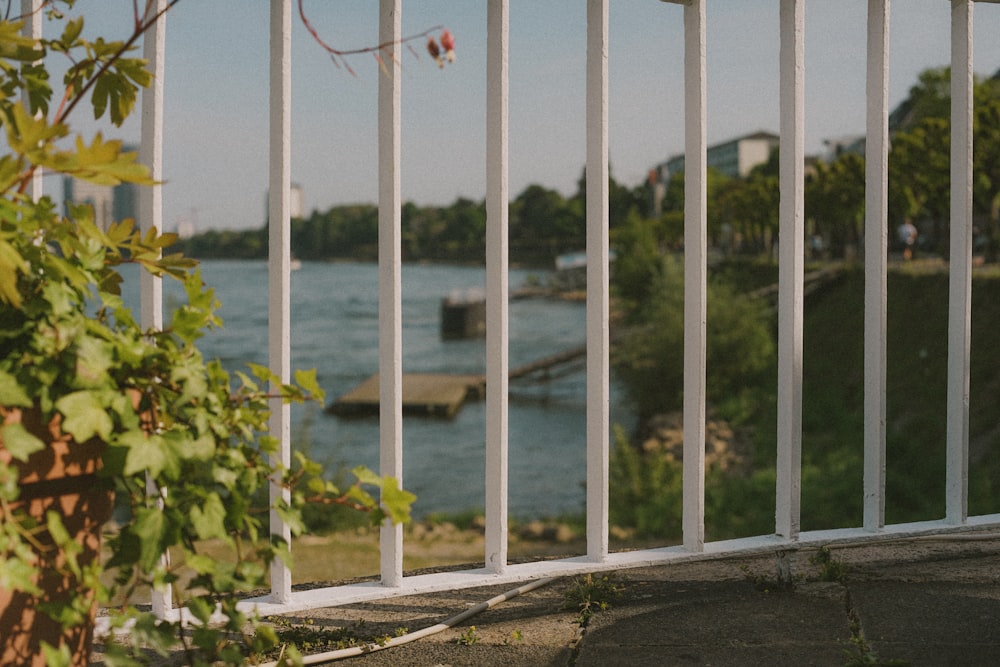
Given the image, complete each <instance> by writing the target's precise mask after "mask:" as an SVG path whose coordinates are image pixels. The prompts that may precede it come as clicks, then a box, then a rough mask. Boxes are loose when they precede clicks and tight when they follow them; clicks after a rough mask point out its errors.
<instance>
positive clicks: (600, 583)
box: [563, 574, 622, 625]
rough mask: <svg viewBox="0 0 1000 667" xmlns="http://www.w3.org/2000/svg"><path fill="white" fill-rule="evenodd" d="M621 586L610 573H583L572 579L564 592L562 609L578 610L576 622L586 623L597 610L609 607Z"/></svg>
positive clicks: (619, 592)
mask: <svg viewBox="0 0 1000 667" xmlns="http://www.w3.org/2000/svg"><path fill="white" fill-rule="evenodd" d="M621 591H622V589H621V586H620V585H619V584H618V583H617V582H616V581H615V580H614V578H613V576H612V575H601V577H600V578H596V577H594V575H593V574H585V575H583V576H580V577H577V578H576V579H574V580H573V585H572V587H571V588H570V589H569V591H567V592H566V602H565V603H564V604H563V609H575V610H577V611H579V612H580V615H579V617H577V623H579V624H580V625H586V624H587V622H588V621H589V620H590V618H591V616H593V615H594V614H596V613H597V612H598V611H604V610H606V609H610V608H611V602H612V601H613V600H617V599H618V598H619V597H620V596H621Z"/></svg>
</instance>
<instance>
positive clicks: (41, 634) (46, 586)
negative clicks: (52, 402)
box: [0, 408, 113, 667]
mask: <svg viewBox="0 0 1000 667" xmlns="http://www.w3.org/2000/svg"><path fill="white" fill-rule="evenodd" d="M0 416H2V417H3V422H4V423H16V422H20V423H22V424H24V426H25V428H26V429H27V430H28V431H29V432H30V433H32V434H34V435H35V436H36V437H38V438H40V439H41V440H43V441H45V442H47V443H48V445H49V446H48V447H47V448H45V449H43V450H41V451H39V452H35V453H34V454H33V455H32V456H31V457H29V460H28V461H27V462H25V463H20V462H16V466H17V468H18V469H19V472H20V481H19V487H20V490H21V493H20V497H19V499H18V501H17V502H16V503H15V504H14V505H13V506H12V510H14V511H15V512H21V511H23V512H24V514H25V515H27V516H28V517H31V518H32V519H34V520H35V521H37V522H39V523H40V524H44V523H45V514H46V512H48V511H52V510H54V511H56V512H59V513H60V514H61V516H62V521H63V524H64V525H65V527H66V530H67V531H68V532H69V534H70V535H71V536H73V537H74V539H75V540H76V541H77V542H78V543H79V544H80V545H82V546H83V553H82V554H81V555H80V556H79V557H78V558H79V561H80V563H81V565H83V564H87V563H90V562H93V560H94V559H95V558H98V557H99V555H100V547H101V527H102V526H103V525H104V523H105V522H106V521H107V520H108V519H109V518H110V516H111V510H112V505H113V495H112V492H111V491H110V490H108V489H107V488H106V487H105V486H104V485H103V484H102V483H101V480H99V479H98V477H97V475H96V473H97V471H98V469H99V468H100V467H101V457H102V455H103V452H104V447H105V445H104V443H103V442H101V441H99V440H97V439H93V440H90V441H88V442H85V443H82V444H81V443H77V442H74V441H73V439H72V438H71V437H70V436H68V435H66V434H64V433H63V432H62V430H61V429H60V419H59V417H58V415H57V416H56V417H55V418H54V419H53V420H52V421H50V422H49V423H47V424H46V423H43V422H42V420H41V418H40V413H39V411H38V410H25V411H21V410H19V409H16V408H10V409H4V408H0ZM0 461H2V462H4V463H7V464H9V463H10V462H11V456H10V454H9V452H7V450H6V449H5V448H4V447H3V441H2V440H0ZM6 519H7V517H4V516H2V515H0V520H6ZM38 539H39V541H40V543H41V546H42V548H41V549H36V553H37V554H38V556H39V567H38V572H37V574H36V575H35V579H34V581H35V583H36V584H37V585H38V587H39V588H40V589H41V591H42V592H41V594H40V595H37V596H36V595H29V594H26V593H22V592H14V591H9V590H3V589H0V628H2V632H0V665H31V666H33V667H34V666H37V667H44V665H45V658H44V654H43V653H42V650H41V642H43V641H44V642H47V643H48V644H50V645H52V646H55V647H59V646H63V645H65V646H68V647H69V650H70V653H71V654H72V655H73V661H72V663H71V664H72V665H74V666H76V665H79V666H81V667H85V666H86V665H87V664H88V662H89V658H90V652H91V644H92V640H93V632H94V614H95V613H96V610H97V600H96V597H95V592H94V591H90V590H81V583H80V582H79V581H78V580H77V579H76V577H74V576H73V575H72V574H70V573H63V572H62V571H61V570H63V569H64V568H63V567H62V566H63V565H65V556H64V554H62V553H61V552H59V551H58V550H56V549H55V548H54V547H53V545H52V538H51V536H50V535H49V534H48V532H47V531H43V532H42V533H41V534H40V535H38ZM79 595H84V596H89V597H90V599H91V605H90V619H89V622H88V623H86V624H84V626H81V627H73V628H69V629H65V630H64V629H63V627H62V626H61V625H60V624H59V623H57V622H56V621H54V620H52V619H51V618H49V616H48V615H46V614H45V613H43V612H42V611H40V610H39V609H38V604H39V603H41V602H47V601H59V600H68V599H70V598H71V597H73V596H79Z"/></svg>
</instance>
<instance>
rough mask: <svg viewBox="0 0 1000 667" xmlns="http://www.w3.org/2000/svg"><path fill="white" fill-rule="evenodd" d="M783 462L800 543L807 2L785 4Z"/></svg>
mask: <svg viewBox="0 0 1000 667" xmlns="http://www.w3.org/2000/svg"><path fill="white" fill-rule="evenodd" d="M780 11H781V28H780V29H781V49H780V60H781V64H780V70H781V75H780V76H781V93H780V95H781V156H780V173H781V175H780V188H781V204H780V208H779V213H778V215H779V223H778V224H779V233H778V237H779V239H780V243H779V247H778V459H777V497H776V508H777V510H776V517H775V519H776V521H775V529H776V530H775V532H777V534H778V535H781V536H782V537H785V538H788V539H795V538H797V537H798V534H799V528H800V522H799V518H800V511H799V507H800V501H801V493H802V489H801V486H802V304H803V298H802V294H803V288H802V275H803V262H804V259H803V250H804V248H803V243H804V240H803V233H804V225H803V218H804V173H803V168H804V158H805V153H804V143H803V135H804V124H805V121H804V112H803V109H804V102H803V99H804V95H803V87H804V86H803V80H804V70H805V48H804V33H805V2H804V0H781V10H780Z"/></svg>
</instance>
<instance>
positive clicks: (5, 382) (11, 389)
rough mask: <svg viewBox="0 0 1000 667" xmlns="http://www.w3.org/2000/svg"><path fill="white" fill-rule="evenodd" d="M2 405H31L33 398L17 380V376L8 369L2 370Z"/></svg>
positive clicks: (0, 396) (23, 406) (0, 372)
mask: <svg viewBox="0 0 1000 667" xmlns="http://www.w3.org/2000/svg"><path fill="white" fill-rule="evenodd" d="M0 405H3V406H5V407H11V406H15V405H16V406H19V407H22V408H30V407H31V398H30V397H29V396H28V394H27V392H25V391H24V388H23V387H21V385H20V384H18V382H17V378H15V377H14V376H13V375H11V374H10V373H8V372H7V371H3V370H0Z"/></svg>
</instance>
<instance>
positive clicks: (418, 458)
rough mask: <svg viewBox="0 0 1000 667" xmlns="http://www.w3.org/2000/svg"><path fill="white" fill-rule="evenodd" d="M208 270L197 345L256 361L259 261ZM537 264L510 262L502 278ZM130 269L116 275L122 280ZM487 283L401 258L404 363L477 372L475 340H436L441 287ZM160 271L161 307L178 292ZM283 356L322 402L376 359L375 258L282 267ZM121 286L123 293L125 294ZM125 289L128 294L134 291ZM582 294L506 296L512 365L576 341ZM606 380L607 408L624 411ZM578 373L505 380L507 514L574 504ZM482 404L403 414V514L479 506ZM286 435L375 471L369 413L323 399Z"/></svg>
mask: <svg viewBox="0 0 1000 667" xmlns="http://www.w3.org/2000/svg"><path fill="white" fill-rule="evenodd" d="M201 270H202V276H203V278H204V280H205V282H206V283H207V284H208V285H209V286H211V287H213V288H214V289H215V291H216V295H217V297H218V298H219V300H220V301H221V303H222V307H221V309H220V311H219V313H220V315H221V317H222V319H223V320H224V328H223V329H221V330H218V331H215V332H212V333H211V334H209V335H208V336H206V338H204V339H203V341H202V342H201V344H200V347H201V348H202V351H203V352H204V353H205V355H206V356H207V357H218V358H220V359H221V360H222V361H223V363H224V364H225V365H226V367H227V368H229V369H230V370H234V369H238V368H240V367H242V366H243V365H244V364H245V363H246V362H254V363H260V364H266V362H267V265H266V263H265V262H263V261H205V262H203V263H202V265H201ZM529 276H535V277H538V278H539V279H541V280H545V277H546V275H545V273H544V272H539V271H524V270H512V271H511V276H510V285H511V289H512V290H513V289H516V288H518V287H521V286H522V285H524V284H525V282H526V281H527V280H528V279H529ZM134 282H135V281H134V280H128V279H127V281H126V283H127V284H128V283H133V284H134ZM484 287H485V271H484V270H483V269H482V268H481V267H455V266H441V265H405V266H404V267H403V305H402V310H403V370H404V372H407V373H412V372H438V373H484V372H485V368H486V351H485V349H486V348H485V341H484V340H483V339H472V340H458V341H455V340H448V341H445V340H442V339H441V335H440V304H441V299H442V298H443V297H445V296H446V295H448V294H449V293H451V292H453V291H456V290H458V291H468V290H476V289H483V288H484ZM181 294H182V290H180V289H179V286H178V285H177V284H176V281H172V280H169V279H167V280H165V281H164V308H165V310H167V311H169V310H170V309H171V307H172V306H174V305H176V304H177V303H178V301H179V300H180V299H181ZM291 294H292V300H291V310H292V325H291V327H292V328H291V331H292V368H293V369H298V368H305V369H308V368H315V369H316V370H317V376H318V379H319V383H320V385H321V386H322V387H323V389H324V390H325V391H326V394H327V405H329V404H330V403H331V402H332V401H333V400H334V399H336V397H337V396H339V395H341V394H343V393H345V392H347V391H349V390H350V389H352V388H354V387H355V386H356V385H358V384H359V383H360V382H362V381H363V380H364V379H366V378H367V377H369V376H370V375H372V374H374V373H376V372H377V371H378V267H377V266H376V265H374V264H360V263H311V262H305V263H304V264H303V266H302V268H301V269H300V270H298V271H295V272H294V273H293V274H292V285H291ZM126 298H129V295H128V293H126ZM131 298H135V297H134V295H133V296H132V297H131ZM584 331H585V306H584V305H583V304H582V303H572V302H566V301H559V300H552V299H524V300H516V301H512V302H511V304H510V364H511V367H517V366H519V365H521V364H524V363H527V362H530V361H532V360H534V359H537V358H541V357H544V356H547V355H550V354H553V353H556V352H561V351H563V350H566V349H569V348H572V347H576V346H578V345H580V344H582V343H584V342H585V337H584ZM617 393H618V392H613V400H612V421H613V422H614V421H616V420H617V421H623V420H624V419H627V416H626V414H625V412H624V410H623V409H621V408H620V407H619V405H618V401H617V400H615V396H616V395H617ZM585 402H586V391H585V375H584V372H583V371H582V369H581V370H579V371H577V372H573V373H569V374H567V375H566V376H564V377H561V378H558V379H555V380H552V381H550V382H547V383H544V384H537V383H534V384H523V383H521V382H520V381H512V382H511V386H510V410H509V449H510V460H509V494H510V508H509V509H510V514H511V516H512V517H515V518H519V519H532V518H540V517H548V516H556V515H559V514H563V513H580V512H582V511H583V507H584V488H583V483H584V477H585V468H586V465H585V462H586V451H585V432H586V405H585ZM485 422H486V410H485V404H484V403H483V402H475V401H472V402H467V403H466V404H465V405H464V406H463V407H462V408H461V410H460V411H459V413H458V414H457V415H456V416H455V417H454V418H453V419H450V420H443V419H433V418H424V417H409V416H407V417H405V418H404V422H403V447H404V455H403V486H404V487H405V488H407V489H409V490H410V491H412V492H414V493H415V494H416V495H417V498H418V499H417V502H416V504H415V505H414V514H415V515H417V516H423V515H426V514H428V513H431V512H450V513H453V512H461V511H464V510H468V509H481V508H482V507H483V505H484V500H483V498H484V466H485V461H484V448H485V439H486V435H485ZM292 435H293V446H294V447H296V448H304V449H306V450H307V451H308V453H309V455H310V456H311V457H312V458H314V459H316V460H318V461H320V462H321V463H323V464H324V465H326V466H327V467H328V469H330V470H335V469H337V468H338V467H342V466H347V467H352V466H355V465H359V464H363V465H367V466H369V467H371V468H373V469H375V470H377V465H378V418H377V417H366V418H342V417H335V416H333V415H330V414H328V413H327V412H326V411H325V410H324V409H323V408H322V407H321V406H317V405H312V406H306V407H299V406H296V407H295V408H294V409H293V432H292Z"/></svg>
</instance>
